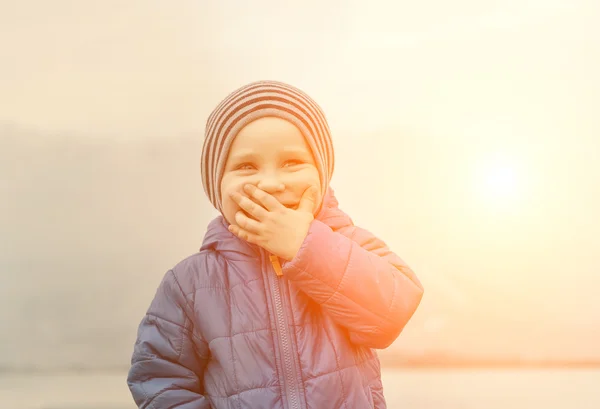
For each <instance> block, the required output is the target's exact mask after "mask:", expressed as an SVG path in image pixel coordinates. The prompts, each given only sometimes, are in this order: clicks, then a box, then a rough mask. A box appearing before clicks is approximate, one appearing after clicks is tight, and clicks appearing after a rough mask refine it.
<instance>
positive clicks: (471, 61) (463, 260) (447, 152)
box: [0, 0, 600, 367]
mask: <svg viewBox="0 0 600 409" xmlns="http://www.w3.org/2000/svg"><path fill="white" fill-rule="evenodd" d="M598 21H600V6H599V5H598V3H597V2H596V1H592V0H589V1H526V0H523V1H510V0H509V1H502V2H500V1H498V2H494V1H489V0H486V1H466V0H459V1H454V2H445V1H441V0H430V1H422V2H403V1H401V2H397V1H394V2H392V1H378V0H374V1H371V2H369V3H367V2H356V1H344V2H342V1H339V0H334V1H328V2H317V1H312V0H311V1H305V2H302V3H301V4H287V3H284V2H276V1H265V0H260V1H254V2H246V3H242V2H239V3H238V2H235V1H232V0H225V1H219V2H217V1H202V2H200V1H177V2H164V1H163V2H159V1H147V0H146V1H134V0H126V1H125V0H119V1H103V2H97V1H77V2H74V1H58V0H57V1H52V2H47V1H41V0H38V1H27V0H22V1H19V2H13V1H4V0H0V30H1V33H2V35H1V36H0V50H1V53H0V159H1V160H0V170H1V173H0V193H1V195H2V200H1V202H2V203H0V223H1V224H0V226H1V228H0V244H1V247H0V306H1V308H0V345H2V348H0V366H6V367H20V366H23V367H31V366H34V367H35V366H40V367H54V366H61V365H67V366H68V365H75V366H76V365H83V366H85V365H89V366H102V365H109V366H110V365H113V366H118V365H127V361H128V359H129V355H130V353H131V348H132V345H133V341H134V340H135V331H136V327H137V324H138V323H139V320H140V319H141V318H142V315H143V313H144V311H145V310H146V308H147V307H148V305H149V302H150V300H151V298H152V296H153V295H154V291H155V289H156V287H157V285H158V283H159V281H160V279H161V278H162V276H163V274H164V273H165V272H166V271H167V270H168V269H169V268H170V267H172V266H173V265H174V264H176V263H177V262H178V261H179V260H181V259H183V258H184V257H186V256H188V255H190V254H192V253H193V252H194V251H196V250H197V248H198V247H199V246H200V243H201V241H202V237H203V234H204V231H205V228H206V224H207V223H208V222H209V221H210V220H211V219H212V218H213V217H214V216H215V212H214V209H212V208H211V206H210V204H209V203H208V201H207V199H206V198H205V197H204V194H203V192H202V186H201V179H200V172H199V160H200V149H201V146H202V139H203V131H204V124H205V121H206V118H207V116H208V115H209V113H210V112H211V110H212V109H213V108H214V107H215V106H216V104H217V103H218V102H219V101H220V100H221V99H222V98H223V97H224V96H225V95H226V94H227V93H229V92H230V91H232V90H233V89H235V88H237V87H239V86H241V85H243V84H245V83H247V82H250V81H254V80H258V79H276V80H281V81H286V82H289V83H292V84H294V85H296V86H298V87H300V88H302V89H303V90H305V91H306V92H307V93H309V94H310V95H311V96H312V97H313V98H314V99H316V100H317V101H318V102H319V104H320V105H321V106H322V108H323V109H324V111H325V113H326V115H327V117H328V120H329V122H330V127H331V129H332V132H333V138H334V145H335V149H336V170H335V173H334V177H333V181H332V186H333V187H334V189H335V190H336V195H337V197H338V199H339V200H340V206H341V208H342V209H343V210H345V211H346V212H348V213H349V214H350V215H351V216H352V218H353V219H354V221H355V223H356V224H358V225H360V226H362V227H365V228H367V229H368V230H370V231H372V232H373V233H375V234H377V235H378V236H380V237H381V238H383V239H384V240H385V241H386V242H387V243H388V244H389V245H390V247H391V248H392V249H393V250H394V251H395V252H396V253H398V254H399V255H400V256H401V257H402V258H403V259H404V260H405V261H406V262H407V263H408V264H409V265H410V266H411V267H412V268H413V269H414V270H415V272H416V273H417V275H418V276H419V277H420V278H421V279H422V281H423V283H424V285H425V291H426V294H425V297H424V299H423V303H422V305H421V307H420V309H419V311H418V312H417V314H416V315H415V317H414V319H413V321H411V323H410V324H409V325H408V327H407V328H406V330H405V332H404V334H403V335H402V336H401V337H400V339H399V340H398V341H397V342H396V343H395V344H394V345H393V346H392V348H391V349H390V350H391V351H394V353H396V352H400V353H407V354H411V355H413V356H424V355H427V354H442V355H444V354H454V355H457V356H469V357H497V358H506V359H508V358H511V357H522V358H530V359H582V360H591V359H595V360H600V347H599V345H600V305H599V303H598V297H597V291H598V288H599V284H600V278H599V277H600V261H598V254H600V239H598V237H600V210H599V209H600V165H599V163H600V162H598V161H597V157H598V155H599V154H600V137H599V135H600V123H599V122H598V112H600V75H598V73H599V72H600V27H599V26H598V24H597V22H598ZM2 304H4V305H2Z"/></svg>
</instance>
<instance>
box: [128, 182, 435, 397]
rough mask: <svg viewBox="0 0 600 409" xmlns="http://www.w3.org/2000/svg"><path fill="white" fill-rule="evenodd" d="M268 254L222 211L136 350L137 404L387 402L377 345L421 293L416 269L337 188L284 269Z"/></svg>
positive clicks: (150, 314) (157, 300)
mask: <svg viewBox="0 0 600 409" xmlns="http://www.w3.org/2000/svg"><path fill="white" fill-rule="evenodd" d="M269 256H270V255H269V254H268V253H267V252H266V251H265V250H263V249H262V248H260V247H258V246H255V245H252V244H249V243H246V242H244V241H243V240H240V239H239V238H237V237H236V236H234V235H233V234H232V233H230V232H229V231H228V230H227V222H226V221H225V220H224V219H223V217H222V216H219V217H217V218H216V219H215V220H213V221H212V222H211V223H210V224H209V227H208V231H207V233H206V235H205V238H204V241H203V244H202V247H201V248H200V251H199V252H198V253H197V254H194V255H192V256H190V257H188V258H186V259H185V260H183V261H181V262H180V263H179V264H177V265H176V266H175V267H174V268H173V269H172V270H170V271H168V272H167V273H166V275H165V277H164V279H163V280H162V282H161V284H160V286H159V288H158V290H157V293H156V295H155V297H154V299H153V301H152V303H151V305H150V307H149V309H148V311H147V314H146V315H145V317H144V318H143V320H142V322H141V324H140V325H139V328H138V335H137V341H136V343H135V347H134V352H133V357H132V359H131V365H132V366H131V368H130V371H129V375H128V379H127V383H128V385H129V388H130V390H131V393H132V395H133V398H134V400H135V402H136V404H137V405H138V407H140V408H154V409H166V408H180V409H208V408H213V409H225V408H227V409H242V408H244V409H246V408H252V409H279V408H281V409H301V408H302V409H304V408H311V409H328V408H332V409H334V408H343V409H363V408H364V409H367V408H377V409H382V408H385V407H386V403H385V399H384V396H383V387H382V383H381V374H380V364H379V359H378V358H377V354H376V351H375V349H381V348H386V347H387V346H389V345H390V344H391V343H392V342H393V341H394V340H395V339H396V338H397V337H398V335H399V334H400V332H401V331H402V329H403V327H404V326H405V324H406V323H407V322H408V320H409V319H410V318H411V316H412V315H413V313H414V311H415V310H416V308H417V306H418V305H419V303H420V301H421V297H422V294H423V289H422V287H421V284H420V282H419V280H418V279H417V278H416V277H415V275H414V273H413V272H412V271H411V269H410V268H409V267H408V266H407V265H406V264H405V263H404V262H403V261H402V260H401V259H400V258H399V257H398V256H397V255H395V254H394V253H392V252H391V251H390V250H389V249H388V248H387V246H386V245H385V244H384V243H383V242H382V241H381V240H379V239H377V238H376V237H374V236H373V235H372V234H371V233H369V232H367V231H366V230H363V229H361V228H359V227H356V226H354V225H353V223H352V220H351V219H350V218H349V217H348V216H347V215H346V214H345V213H344V212H342V211H341V210H340V209H339V208H338V202H337V200H336V198H335V197H334V194H333V190H331V189H329V191H328V194H327V195H326V196H325V198H324V202H323V205H322V207H321V210H320V212H319V213H318V215H317V216H316V218H315V220H314V221H313V222H312V223H311V226H310V229H309V232H308V234H307V236H306V239H305V240H304V242H303V244H302V247H301V248H300V250H299V252H298V254H297V255H296V257H295V258H294V259H293V260H291V261H289V262H286V263H284V264H283V266H282V273H283V275H279V274H278V272H276V271H275V270H276V268H274V267H279V266H280V264H279V263H278V261H277V260H276V258H275V259H273V258H272V257H269ZM279 273H281V271H280V272H279Z"/></svg>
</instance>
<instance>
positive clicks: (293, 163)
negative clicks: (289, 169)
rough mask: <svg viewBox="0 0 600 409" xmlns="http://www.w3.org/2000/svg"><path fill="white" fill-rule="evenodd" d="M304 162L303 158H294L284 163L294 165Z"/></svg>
mask: <svg viewBox="0 0 600 409" xmlns="http://www.w3.org/2000/svg"><path fill="white" fill-rule="evenodd" d="M302 163H304V162H302V161H301V160H297V159H292V160H288V161H286V162H285V163H284V165H288V164H291V165H292V166H293V165H301V164H302Z"/></svg>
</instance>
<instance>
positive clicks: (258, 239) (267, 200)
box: [229, 185, 317, 261]
mask: <svg viewBox="0 0 600 409" xmlns="http://www.w3.org/2000/svg"><path fill="white" fill-rule="evenodd" d="M244 191H245V192H246V193H247V194H248V195H249V197H246V196H243V195H241V194H240V193H237V192H234V193H232V194H231V198H232V199H233V200H234V201H235V202H236V203H237V204H238V205H239V206H240V208H242V209H243V210H244V211H245V212H246V213H248V214H249V215H250V216H251V217H248V216H246V215H245V214H244V212H242V211H238V212H237V213H236V214H235V221H236V223H237V226H236V225H233V224H231V225H229V231H230V232H232V233H233V234H235V235H236V236H237V237H239V238H240V239H242V240H245V241H247V242H249V243H252V244H256V245H258V246H260V247H262V248H263V249H265V250H267V251H268V252H270V253H271V254H274V255H276V256H278V257H281V258H283V259H284V260H286V261H290V260H292V259H293V258H294V257H295V256H296V254H297V253H298V251H299V250H300V247H301V246H302V243H303V242H304V238H305V237H306V234H307V233H308V229H309V228H310V223H311V222H312V221H313V220H314V216H313V209H314V208H315V202H316V198H317V189H316V188H315V187H314V186H311V187H309V188H308V189H306V190H305V191H304V194H303V195H302V199H300V204H299V205H298V209H297V210H293V209H288V208H287V207H285V206H284V205H282V204H281V203H280V202H279V200H277V199H275V198H274V197H273V196H271V195H270V194H269V193H267V192H265V191H264V190H261V189H259V188H257V187H256V186H253V185H245V186H244ZM252 199H254V200H252Z"/></svg>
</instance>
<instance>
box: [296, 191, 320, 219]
mask: <svg viewBox="0 0 600 409" xmlns="http://www.w3.org/2000/svg"><path fill="white" fill-rule="evenodd" d="M316 202H317V188H316V187H314V186H310V187H309V188H308V189H306V190H305V191H304V193H303V194H302V198H301V199H300V204H298V210H301V211H305V212H310V213H312V212H313V209H314V208H315V203H316Z"/></svg>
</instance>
